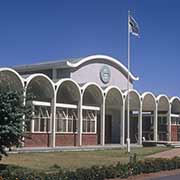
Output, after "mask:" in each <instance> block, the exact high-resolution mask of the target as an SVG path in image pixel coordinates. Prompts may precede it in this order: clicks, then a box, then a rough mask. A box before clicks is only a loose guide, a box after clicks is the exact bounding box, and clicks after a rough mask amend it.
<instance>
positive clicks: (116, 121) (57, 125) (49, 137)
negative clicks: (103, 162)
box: [0, 55, 180, 147]
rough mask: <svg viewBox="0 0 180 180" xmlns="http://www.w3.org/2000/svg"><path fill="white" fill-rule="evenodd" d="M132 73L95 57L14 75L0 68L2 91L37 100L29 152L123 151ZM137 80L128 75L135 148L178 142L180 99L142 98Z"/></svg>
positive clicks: (113, 61) (20, 70)
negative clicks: (115, 147)
mask: <svg viewBox="0 0 180 180" xmlns="http://www.w3.org/2000/svg"><path fill="white" fill-rule="evenodd" d="M47 72H48V73H47ZM128 73H130V72H128V70H127V68H126V67H125V66H123V65H122V64H121V63H120V62H119V61H118V60H116V59H114V58H111V57H109V56H104V55H95V56H89V57H86V58H82V59H78V60H76V61H68V60H67V61H65V62H64V63H62V62H58V61H57V62H49V63H44V64H43V63H41V64H35V65H27V66H21V67H16V68H15V70H14V69H11V68H0V88H3V86H5V85H9V86H10V87H11V88H12V89H15V90H21V89H23V88H24V89H25V90H26V93H33V94H34V95H35V97H36V98H35V100H34V101H33V102H32V104H33V107H34V118H33V119H32V121H31V124H30V125H29V129H28V132H27V133H28V134H30V135H31V138H32V140H31V141H28V140H27V141H25V146H51V147H55V146H64V145H76V146H77V145H78V146H81V145H97V144H101V145H105V144H113V143H115V144H121V145H124V144H125V143H126V137H127V96H128V92H127V91H126V90H127V83H128V82H127V76H128ZM61 77H63V78H61ZM135 80H138V78H137V77H134V76H133V75H132V74H131V73H130V84H131V86H130V87H131V90H130V91H129V96H130V132H129V134H130V139H131V143H138V144H142V140H145V141H155V142H157V141H179V140H180V133H179V132H180V130H179V124H180V121H179V119H180V99H179V98H178V97H172V98H168V97H167V96H166V95H159V96H157V97H155V95H153V94H152V93H151V92H145V93H143V94H139V93H138V91H136V90H134V89H133V81H135ZM172 130H173V132H172Z"/></svg>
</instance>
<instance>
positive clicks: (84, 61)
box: [67, 55, 139, 80]
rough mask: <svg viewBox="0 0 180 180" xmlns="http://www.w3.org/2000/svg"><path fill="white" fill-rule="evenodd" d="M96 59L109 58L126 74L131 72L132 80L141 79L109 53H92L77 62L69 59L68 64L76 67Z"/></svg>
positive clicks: (108, 59)
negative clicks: (108, 54)
mask: <svg viewBox="0 0 180 180" xmlns="http://www.w3.org/2000/svg"><path fill="white" fill-rule="evenodd" d="M94 59H103V60H107V61H109V62H111V63H113V64H115V65H116V66H117V67H119V68H120V69H121V70H122V71H124V72H125V74H126V75H128V73H129V75H130V78H131V80H139V78H138V77H135V76H133V75H132V73H131V72H129V71H128V69H127V68H126V67H125V66H124V65H123V64H121V63H120V62H119V61H118V60H117V59H115V58H112V57H110V56H107V55H92V56H88V57H85V58H82V59H80V60H79V61H76V62H70V61H67V65H68V66H69V67H73V68H76V67H78V66H80V65H81V64H84V63H86V62H88V61H92V60H94Z"/></svg>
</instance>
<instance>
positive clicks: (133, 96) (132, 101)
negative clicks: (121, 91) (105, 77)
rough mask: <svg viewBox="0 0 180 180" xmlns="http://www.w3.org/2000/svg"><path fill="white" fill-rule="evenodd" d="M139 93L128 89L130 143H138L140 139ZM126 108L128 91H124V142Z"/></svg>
mask: <svg viewBox="0 0 180 180" xmlns="http://www.w3.org/2000/svg"><path fill="white" fill-rule="evenodd" d="M140 103H141V99H140V95H139V93H138V92H137V91H136V90H134V89H131V90H130V91H129V136H130V142H131V143H138V142H139V141H140V133H141V132H140V131H139V123H140ZM127 109H128V91H127V92H125V111H126V113H125V114H126V116H125V142H126V139H127V113H128V111H127Z"/></svg>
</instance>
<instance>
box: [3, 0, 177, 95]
mask: <svg viewBox="0 0 180 180" xmlns="http://www.w3.org/2000/svg"><path fill="white" fill-rule="evenodd" d="M179 9H180V1H179V0H173V1H170V0H158V1H157V0H151V1H143V0H141V1H140V0H53V1H52V0H38V1H37V0H31V1H24V0H16V1H13V0H7V1H1V3H0V66H12V65H18V64H30V63H35V62H40V61H46V60H56V59H64V58H69V57H84V56H88V55H93V54H106V55H109V56H112V57H115V58H117V59H119V60H120V61H121V62H122V63H123V64H125V65H127V11H128V10H131V12H132V15H133V16H134V17H135V19H136V20H137V21H138V23H139V26H140V38H139V39H138V38H136V37H131V45H132V48H131V50H132V51H131V57H132V59H131V62H132V66H131V67H132V72H133V73H134V74H135V75H137V76H139V77H140V80H139V81H138V82H135V88H136V89H137V90H139V91H140V92H144V91H152V92H153V93H155V94H159V93H165V94H167V95H169V96H172V95H178V96H180V77H179V69H180V23H179V21H180V10H179Z"/></svg>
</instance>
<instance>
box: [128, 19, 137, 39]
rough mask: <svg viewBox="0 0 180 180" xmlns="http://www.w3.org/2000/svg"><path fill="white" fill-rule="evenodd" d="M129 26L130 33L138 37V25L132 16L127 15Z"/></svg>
mask: <svg viewBox="0 0 180 180" xmlns="http://www.w3.org/2000/svg"><path fill="white" fill-rule="evenodd" d="M129 28H130V29H129V30H130V33H131V34H133V35H135V36H138V37H139V26H138V23H137V22H136V20H135V19H134V18H133V17H132V16H130V17H129Z"/></svg>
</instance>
